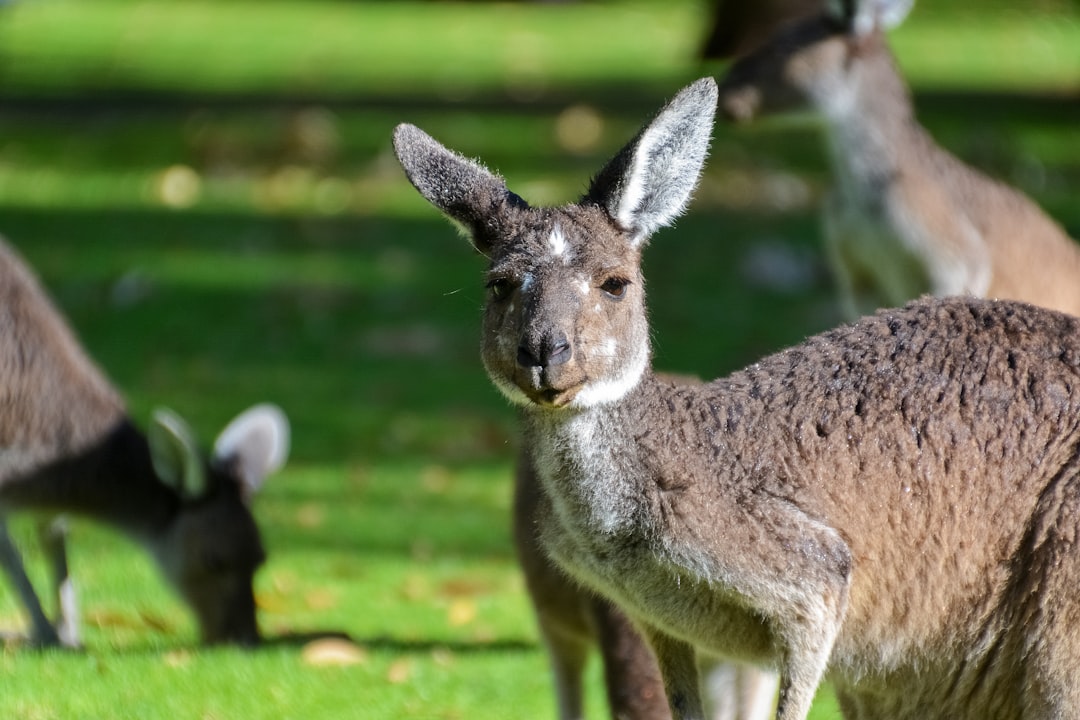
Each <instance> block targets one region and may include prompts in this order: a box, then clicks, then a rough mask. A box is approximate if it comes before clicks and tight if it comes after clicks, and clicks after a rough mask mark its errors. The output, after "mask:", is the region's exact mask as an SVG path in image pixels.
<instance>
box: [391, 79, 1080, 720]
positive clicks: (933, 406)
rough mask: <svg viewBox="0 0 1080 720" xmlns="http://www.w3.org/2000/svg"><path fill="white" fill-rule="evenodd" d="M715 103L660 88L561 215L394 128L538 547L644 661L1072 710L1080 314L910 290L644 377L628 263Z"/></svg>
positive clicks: (921, 712) (975, 707)
mask: <svg viewBox="0 0 1080 720" xmlns="http://www.w3.org/2000/svg"><path fill="white" fill-rule="evenodd" d="M716 102H717V87H716V84H715V82H714V81H713V80H712V79H711V78H705V79H702V80H699V81H697V82H696V83H694V84H692V85H690V86H689V87H687V88H685V89H684V90H682V91H681V92H680V93H678V94H677V95H676V96H675V98H674V99H673V100H672V101H671V102H670V103H669V104H668V105H666V106H665V107H664V108H663V109H661V111H660V112H659V114H658V115H657V116H656V117H655V118H654V119H653V120H652V121H651V122H649V123H648V124H646V125H645V126H644V127H643V129H642V130H641V131H640V132H639V134H638V135H637V136H636V137H635V138H634V139H633V140H631V141H630V143H629V144H628V145H627V146H626V147H624V148H623V149H622V150H621V151H620V152H619V153H618V154H616V155H615V157H614V158H613V159H612V160H611V161H610V162H609V163H608V164H607V165H606V166H605V167H604V168H603V169H602V170H601V171H600V172H599V174H598V175H596V177H595V178H594V179H593V180H592V182H591V184H590V186H589V189H588V191H587V192H586V193H585V195H584V196H583V198H582V199H581V200H580V201H579V202H578V203H576V204H571V205H567V206H562V207H553V208H552V207H531V206H529V205H528V204H527V203H526V202H525V201H524V200H523V199H522V198H521V197H519V196H518V195H516V194H514V193H513V192H511V191H510V190H509V189H508V188H507V187H506V185H505V183H504V181H503V180H502V179H501V178H499V177H498V176H497V175H495V174H494V173H492V172H490V171H488V170H487V169H485V168H484V167H483V166H481V165H480V164H479V163H476V162H473V161H470V160H467V159H465V158H464V157H462V156H460V155H458V154H456V153H454V152H452V151H450V150H448V149H446V148H445V147H443V146H442V145H440V144H439V143H438V142H437V141H436V140H434V139H433V138H431V137H430V136H428V135H426V134H425V133H424V132H423V131H421V130H419V129H417V128H416V127H414V126H411V125H406V124H403V125H399V126H398V127H397V128H396V129H395V131H394V147H395V151H396V153H397V156H398V159H399V160H400V162H401V164H402V166H403V167H404V169H405V172H406V175H407V176H408V177H409V179H410V181H411V182H412V183H413V185H414V186H415V187H416V188H417V190H418V191H419V192H420V194H421V195H422V196H423V197H424V198H426V199H427V200H428V201H429V202H431V203H432V204H433V205H435V206H436V207H437V208H438V209H439V210H441V211H442V212H443V213H445V214H446V215H447V216H449V217H450V218H451V219H453V220H454V221H456V222H457V223H459V224H460V225H461V226H462V227H464V228H465V229H466V230H467V231H468V234H469V237H470V239H471V241H472V243H473V245H474V246H475V247H476V248H477V249H478V250H479V251H480V252H481V253H482V254H483V255H484V256H485V257H486V258H487V259H488V269H487V273H486V281H485V285H486V287H487V290H488V295H487V299H486V302H485V307H484V317H483V321H482V332H481V338H482V339H481V359H482V362H483V364H484V366H485V368H486V370H487V372H488V375H489V376H490V378H491V380H492V382H493V384H494V385H495V387H496V388H497V389H499V390H500V391H501V392H502V393H503V394H504V395H505V396H506V397H507V398H508V399H509V400H510V401H511V402H512V403H514V404H515V405H517V406H518V407H519V408H520V415H521V418H522V428H523V436H524V444H525V447H526V448H528V451H529V453H530V454H531V455H532V457H533V462H534V466H535V468H536V471H537V475H538V478H539V481H540V485H541V487H542V489H543V491H544V492H543V494H542V497H541V502H542V503H543V507H541V509H540V512H539V513H538V515H537V525H538V532H539V534H540V539H541V543H542V545H543V547H544V549H545V550H546V552H547V553H548V554H549V556H550V557H551V558H552V559H553V560H554V561H555V563H556V564H557V565H558V566H559V567H561V568H563V569H564V570H565V571H566V572H567V573H568V574H570V575H571V576H572V577H573V578H575V579H576V580H578V581H579V582H581V583H582V584H583V585H584V586H586V587H588V588H590V589H592V590H594V591H595V592H597V593H598V594H600V595H602V596H603V597H606V598H608V599H610V600H612V601H613V602H614V603H615V604H616V605H617V606H619V607H620V608H621V609H623V610H624V611H625V612H626V613H627V615H628V616H629V617H630V618H631V619H632V620H633V621H634V623H635V625H636V626H637V627H639V628H640V629H641V630H642V632H643V633H644V635H645V636H646V637H647V638H648V641H649V644H650V646H651V648H652V650H653V651H654V654H655V655H656V658H657V661H658V664H659V666H660V669H661V673H662V676H663V678H664V684H665V689H666V694H667V699H668V705H669V708H670V709H671V712H672V715H673V717H675V718H679V719H683V718H695V719H696V718H702V717H703V709H702V703H701V697H700V690H699V683H698V673H697V669H696V665H695V658H696V655H697V654H698V653H709V654H713V655H717V656H721V657H729V658H734V659H738V660H742V661H746V662H750V663H754V664H757V665H760V666H763V667H771V668H775V669H776V670H777V671H778V674H779V676H780V692H779V698H778V704H777V710H776V717H777V718H779V719H780V720H795V719H799V718H805V717H806V716H807V713H808V711H809V709H810V706H811V702H812V700H813V696H814V692H815V690H816V688H817V686H818V684H819V683H820V682H821V681H822V680H823V679H825V678H828V679H829V680H830V681H831V682H832V684H833V687H834V689H835V691H836V693H837V696H838V699H839V703H840V706H841V709H842V712H843V713H844V715H845V717H847V718H860V719H861V718H886V717H887V718H962V719H970V720H974V719H975V718H1021V717H1023V718H1062V717H1080V683H1078V682H1077V677H1076V673H1077V670H1076V668H1077V667H1080V629H1077V628H1076V623H1075V622H1074V619H1075V617H1077V614H1078V613H1080V595H1078V594H1077V592H1076V588H1077V587H1080V553H1077V552H1075V539H1076V535H1077V531H1078V528H1080V381H1078V380H1080V319H1078V318H1074V317H1072V316H1070V315H1066V314H1062V313H1058V312H1055V311H1051V310H1047V309H1044V308H1039V307H1036V306H1032V305H1028V304H1025V303H1019V302H1009V301H991V300H986V299H979V298H971V297H951V298H925V299H921V300H917V301H914V302H912V303H910V304H908V305H907V306H905V307H903V308H900V309H888V310H882V311H880V312H879V313H877V314H876V315H874V316H870V317H867V318H864V319H862V320H859V321H858V322H856V323H854V324H852V325H847V326H842V327H840V328H837V329H834V330H831V331H828V332H825V333H823V334H821V335H818V336H815V337H813V338H810V339H808V340H806V341H805V342H803V343H802V344H800V345H798V346H795V347H793V348H790V349H788V350H785V351H782V352H779V353H777V354H775V355H772V356H769V357H766V358H764V359H762V360H761V361H759V362H757V363H755V364H753V365H752V366H750V367H748V368H746V369H745V370H742V371H739V372H736V373H734V374H732V375H730V376H728V377H726V378H722V379H719V380H716V381H713V382H711V383H708V384H705V385H702V386H696V387H695V386H683V385H672V384H671V383H668V382H664V381H662V380H659V379H658V378H657V377H656V375H655V374H654V373H653V371H652V369H651V360H650V358H651V349H650V334H649V326H648V321H647V317H646V310H645V294H644V281H643V276H642V273H641V255H642V251H643V249H644V247H645V245H646V243H647V241H648V239H649V238H650V237H651V235H652V234H653V233H654V232H655V231H657V230H659V229H660V228H661V227H664V226H666V225H668V224H670V223H671V221H672V220H673V219H674V218H675V217H676V216H678V215H679V214H680V213H682V212H683V211H684V210H685V208H686V206H687V204H688V203H689V200H690V196H691V194H692V192H693V190H694V188H695V187H696V184H697V179H698V176H699V174H700V171H701V168H702V166H703V163H704V159H705V155H706V152H707V148H708V144H709V138H710V135H711V127H712V120H713V116H714V113H715V110H716Z"/></svg>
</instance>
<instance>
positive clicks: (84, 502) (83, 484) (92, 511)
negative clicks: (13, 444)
mask: <svg viewBox="0 0 1080 720" xmlns="http://www.w3.org/2000/svg"><path fill="white" fill-rule="evenodd" d="M179 505H180V498H179V495H178V494H177V493H176V492H175V491H173V490H172V489H171V488H169V487H167V486H166V485H164V484H163V483H162V482H161V481H160V480H158V478H157V475H156V474H155V472H154V469H153V464H152V462H151V460H150V450H149V446H148V444H147V441H146V437H145V436H144V435H143V434H142V433H141V432H140V431H139V430H138V429H137V428H135V427H134V426H133V425H132V424H131V423H130V421H128V420H127V419H122V420H120V421H119V422H118V423H117V424H116V425H114V426H113V427H112V428H111V429H110V430H109V431H107V432H106V433H105V434H104V435H103V436H102V437H101V438H100V439H99V440H98V441H96V442H94V443H92V444H91V445H89V446H87V447H85V448H83V449H81V450H78V451H76V452H74V453H72V454H70V455H66V456H64V457H61V458H58V459H55V460H53V461H51V462H48V463H45V464H43V465H40V466H38V467H36V468H35V469H33V470H31V471H28V472H26V473H25V474H22V475H20V476H17V477H13V478H11V479H9V480H7V481H5V483H4V484H3V485H2V486H0V507H3V508H9V509H13V510H36V511H43V512H53V513H71V514H74V515H79V516H83V517H86V518H89V519H91V520H95V521H98V522H102V523H105V524H108V525H111V526H112V527H114V528H116V529H117V530H120V531H121V532H124V533H125V534H127V535H129V536H131V537H132V538H134V539H135V540H138V541H142V542H146V541H151V540H153V539H154V538H156V537H157V536H158V535H159V534H160V533H161V532H162V530H163V529H164V528H165V527H167V526H168V524H169V521H170V520H171V518H172V517H173V516H174V515H175V514H176V512H177V510H178V508H179Z"/></svg>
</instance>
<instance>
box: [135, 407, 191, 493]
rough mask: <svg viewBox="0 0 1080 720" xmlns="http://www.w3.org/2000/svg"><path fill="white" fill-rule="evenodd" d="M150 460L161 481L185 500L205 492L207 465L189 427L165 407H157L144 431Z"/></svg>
mask: <svg viewBox="0 0 1080 720" xmlns="http://www.w3.org/2000/svg"><path fill="white" fill-rule="evenodd" d="M146 441H147V443H148V444H149V446H150V460H151V462H152V463H153V465H154V472H155V473H156V474H157V476H158V478H159V479H160V480H161V482H163V483H165V484H166V485H168V486H169V487H171V488H173V489H174V490H176V491H177V492H178V493H180V495H181V496H182V497H183V498H185V499H187V500H194V499H197V498H199V497H202V495H203V494H204V493H205V492H206V469H205V468H204V467H203V462H202V458H201V456H200V455H199V450H198V445H197V443H196V442H195V435H194V433H192V432H191V428H189V427H188V424H187V423H186V422H184V419H183V418H181V417H180V416H179V415H177V414H176V413H174V412H173V411H172V410H169V409H168V408H158V409H157V410H155V411H154V414H153V417H152V418H151V420H150V427H149V428H147V431H146Z"/></svg>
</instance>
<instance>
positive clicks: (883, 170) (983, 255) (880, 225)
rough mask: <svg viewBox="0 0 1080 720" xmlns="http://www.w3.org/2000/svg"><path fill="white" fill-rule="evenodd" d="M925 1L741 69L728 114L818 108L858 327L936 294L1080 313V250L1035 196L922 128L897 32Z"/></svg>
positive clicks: (814, 22)
mask: <svg viewBox="0 0 1080 720" xmlns="http://www.w3.org/2000/svg"><path fill="white" fill-rule="evenodd" d="M911 6H912V0H850V1H849V2H844V3H839V2H831V3H826V7H825V9H824V10H823V11H822V12H820V13H817V14H814V15H812V16H811V17H809V18H807V19H804V20H801V21H799V22H796V23H794V24H792V25H789V26H786V27H785V28H784V29H782V30H781V31H779V32H777V33H775V34H774V35H773V36H772V37H771V38H770V39H769V40H768V41H767V42H766V43H765V44H764V45H763V46H762V47H760V48H758V49H757V50H755V51H754V52H752V53H750V54H749V55H748V56H746V57H744V58H742V59H740V60H739V61H738V62H736V63H735V64H734V65H733V66H732V67H731V69H730V70H729V71H728V74H727V77H726V78H725V79H724V81H723V83H722V84H721V88H720V107H721V109H722V110H723V111H724V114H725V115H727V116H728V117H730V118H732V119H734V120H738V121H749V120H751V119H753V118H756V117H759V116H767V115H770V114H775V113H783V112H790V111H797V110H810V111H812V112H813V113H814V114H815V115H816V116H818V117H820V118H821V120H822V121H823V125H824V128H825V137H826V140H827V147H828V151H829V157H830V158H831V161H832V167H833V177H834V179H835V183H834V187H833V190H832V193H831V195H830V197H829V199H828V201H827V203H826V205H825V207H824V213H823V216H824V236H825V243H826V252H827V256H828V259H829V263H830V265H831V267H832V269H833V271H834V275H835V276H836V279H837V282H838V284H839V289H840V293H841V301H842V303H843V309H844V311H845V313H846V314H847V315H848V316H849V319H854V318H855V317H857V316H858V315H859V314H861V313H864V312H873V311H874V310H875V309H877V308H878V307H883V306H890V305H899V304H900V303H903V302H906V301H907V300H908V299H910V298H913V297H917V296H918V295H920V294H923V293H928V292H929V293H933V294H934V295H958V294H968V295H975V296H978V297H993V298H1008V299H1013V300H1024V301H1026V302H1032V303H1035V304H1037V305H1042V306H1044V307H1048V308H1053V309H1055V310H1061V311H1063V312H1068V313H1072V314H1073V315H1080V282H1078V279H1080V247H1078V246H1077V244H1076V243H1075V242H1074V241H1073V240H1072V239H1071V238H1070V237H1069V236H1068V235H1066V233H1065V231H1064V230H1063V229H1062V228H1061V226H1060V225H1058V224H1057V223H1055V222H1054V221H1053V220H1051V219H1050V218H1049V217H1047V216H1046V214H1045V213H1044V212H1043V211H1042V210H1041V209H1040V208H1039V207H1038V206H1037V205H1036V204H1035V203H1033V202H1032V201H1031V200H1030V199H1029V198H1027V197H1026V196H1025V195H1023V194H1022V193H1020V192H1018V191H1017V190H1014V189H1013V188H1011V187H1008V186H1006V185H1004V184H1002V183H1000V182H998V181H996V180H993V179H991V178H989V177H987V176H985V175H983V174H981V173H979V172H978V171H976V170H974V169H972V168H971V167H969V166H967V165H965V164H964V163H962V162H961V161H960V160H958V159H957V158H956V157H955V156H953V155H951V154H950V153H949V152H947V151H946V150H944V149H942V148H941V147H940V146H938V145H937V144H936V143H935V142H934V140H933V139H932V138H931V137H930V135H929V134H928V133H927V131H926V129H925V128H923V127H922V126H921V125H920V124H919V122H918V120H917V119H916V117H915V110H914V107H913V106H912V102H911V94H910V92H909V90H908V88H907V85H906V84H905V83H904V79H903V77H902V76H901V75H900V72H899V70H898V69H897V67H896V61H895V59H894V58H893V55H892V53H891V52H890V50H889V46H888V44H887V43H886V40H885V34H884V31H885V30H887V29H889V28H892V27H895V26H896V25H898V24H900V23H901V22H902V21H903V20H904V18H906V17H907V14H908V12H909V11H910V9H911Z"/></svg>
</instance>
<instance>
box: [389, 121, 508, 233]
mask: <svg viewBox="0 0 1080 720" xmlns="http://www.w3.org/2000/svg"><path fill="white" fill-rule="evenodd" d="M394 152H395V153H396V154H397V158H398V162H400V163H401V167H402V168H404V170H405V175H406V176H408V178H409V182H411V183H412V184H413V186H414V187H415V188H416V189H417V190H418V191H420V194H421V195H423V196H424V197H425V198H427V200H428V202H430V203H431V204H432V205H434V206H435V207H437V208H438V209H439V210H441V211H443V212H444V213H445V214H446V215H447V217H449V218H450V219H451V220H455V221H456V222H458V223H460V224H461V226H462V227H464V229H465V231H466V233H467V234H468V235H469V237H470V238H471V239H472V242H473V244H474V245H475V246H476V248H477V249H478V250H480V252H483V253H486V252H487V251H488V250H489V249H490V247H491V244H492V243H493V242H495V241H496V240H497V239H498V237H499V236H500V234H501V233H500V230H501V227H502V225H503V221H504V220H505V219H506V218H507V215H508V214H510V213H511V212H512V210H513V209H515V208H526V207H528V204H527V203H526V202H525V201H524V200H522V199H521V198H520V197H518V196H517V195H515V194H514V193H512V192H510V190H508V189H507V187H506V183H505V182H504V181H503V179H502V178H501V177H499V176H498V175H495V174H494V173H492V172H490V171H489V170H487V169H486V168H485V167H484V166H483V165H481V164H480V163H477V162H474V161H472V160H468V159H466V158H464V157H462V156H461V155H458V154H457V153H455V152H453V151H451V150H448V149H446V148H445V147H443V146H442V145H440V144H439V143H438V141H436V140H435V139H434V138H432V137H431V136H430V135H428V134H427V133H425V132H424V131H423V130H421V129H420V128H418V127H416V126H414V125H408V124H401V125H398V126H397V127H396V128H395V129H394Z"/></svg>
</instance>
